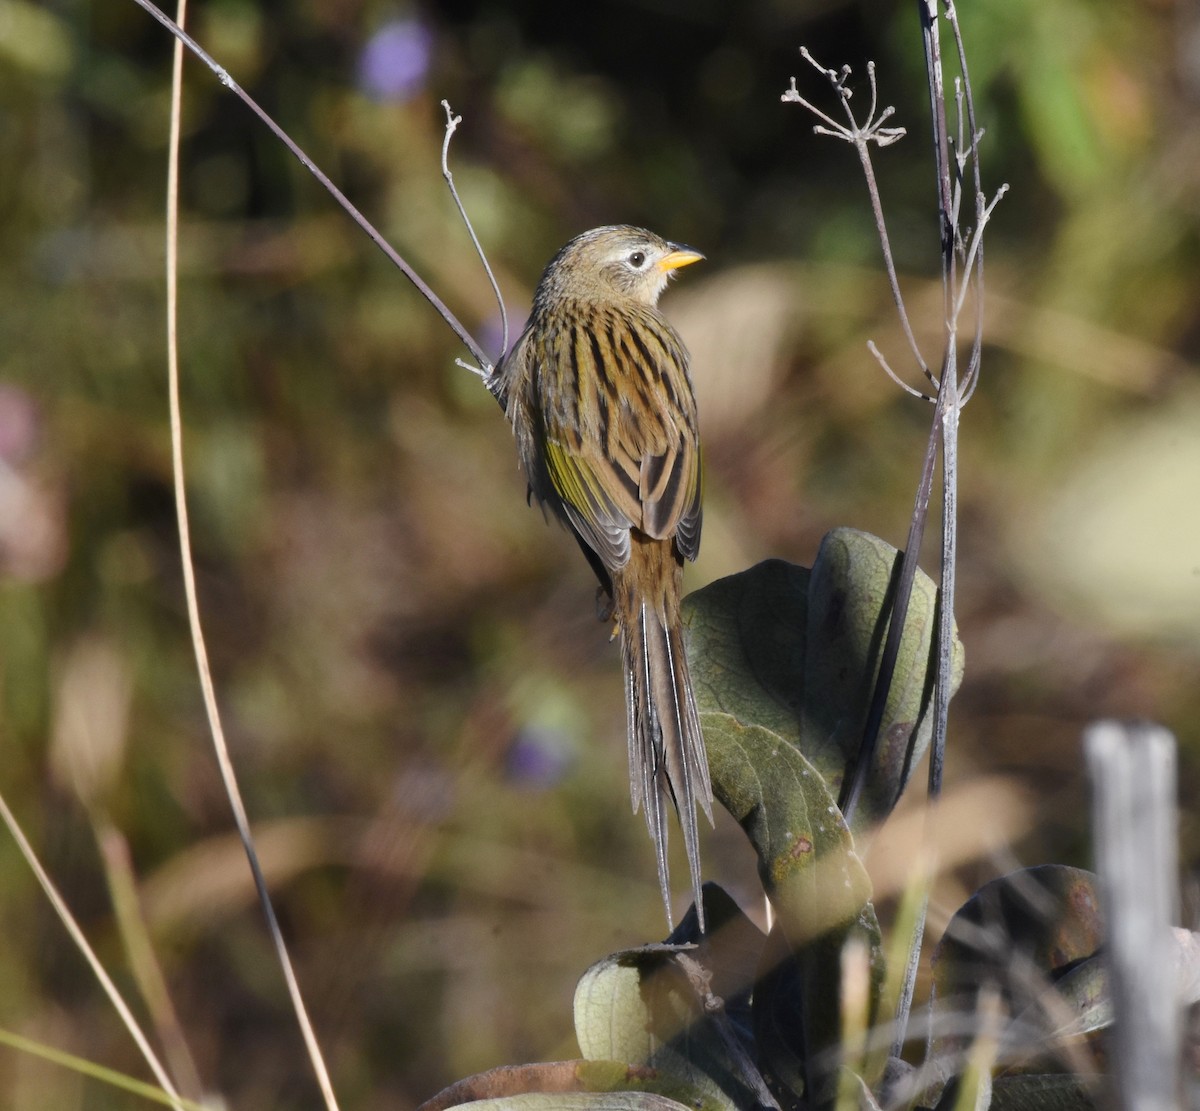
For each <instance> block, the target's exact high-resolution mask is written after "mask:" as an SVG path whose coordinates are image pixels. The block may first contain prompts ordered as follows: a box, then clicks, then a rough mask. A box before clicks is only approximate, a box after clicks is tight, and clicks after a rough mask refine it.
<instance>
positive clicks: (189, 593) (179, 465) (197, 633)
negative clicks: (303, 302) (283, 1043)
mask: <svg viewBox="0 0 1200 1111" xmlns="http://www.w3.org/2000/svg"><path fill="white" fill-rule="evenodd" d="M138 2H139V3H143V0H138ZM185 4H186V0H179V7H178V11H179V18H180V20H181V21H182V19H183V18H184V11H185ZM143 6H145V5H144V4H143ZM172 26H176V25H175V24H173V23H172ZM182 34H183V32H182V31H180V32H179V35H177V36H176V38H177V40H178V41H177V42H176V43H175V51H174V58H173V64H172V70H171V135H170V144H169V147H168V151H167V214H166V220H167V251H166V254H167V258H166V269H167V273H166V278H167V376H168V385H169V394H170V410H171V467H172V477H173V480H174V486H175V511H176V517H177V519H178V523H179V555H180V561H181V563H182V565H183V585H184V593H185V595H186V597H187V612H188V626H189V627H190V629H191V632H192V647H193V649H194V651H195V655H196V668H197V670H198V672H199V676H200V687H201V690H202V691H203V694H204V709H205V712H206V713H207V715H208V724H209V730H210V731H211V733H212V741H213V748H214V749H215V751H216V756H217V764H218V766H219V767H220V770H221V779H222V781H223V783H224V786H225V793H226V795H227V796H228V798H229V805H230V808H231V810H232V811H233V818H234V822H235V824H236V825H237V830H238V836H239V837H240V838H241V840H242V845H243V847H244V848H245V850H246V859H247V861H248V862H249V865H250V871H251V874H252V875H253V876H254V886H255V887H256V888H257V890H258V897H259V901H260V902H261V904H262V908H263V914H264V916H265V917H266V920H267V927H268V929H269V931H270V934H271V940H272V942H273V943H274V945H275V952H276V955H277V956H278V959H279V964H280V967H281V969H282V971H283V977H284V980H285V982H286V983H287V989H288V995H289V996H290V998H291V1002H292V1008H293V1010H294V1011H295V1013H296V1019H297V1021H298V1022H299V1024H300V1030H301V1033H302V1035H303V1037H304V1043H305V1046H306V1047H307V1049H308V1056H309V1060H310V1061H311V1062H312V1066H313V1070H314V1072H315V1073H316V1076H317V1083H318V1085H319V1086H320V1089H321V1094H322V1096H323V1097H324V1100H325V1106H326V1108H328V1109H329V1111H337V1100H336V1099H335V1098H334V1094H333V1086H332V1084H331V1083H330V1080H329V1070H328V1069H327V1068H326V1067H325V1059H324V1057H323V1056H322V1055H321V1048H320V1046H319V1045H318V1044H317V1037H316V1034H315V1033H314V1032H313V1028H312V1023H311V1022H310V1021H309V1018H308V1012H307V1010H306V1009H305V1006H304V1000H303V998H302V997H301V994H300V985H299V983H298V982H297V980H296V974H295V972H294V971H293V969H292V962H291V958H290V957H289V956H288V951H287V946H286V945H285V944H284V940H283V934H282V933H281V931H280V929H279V922H278V920H277V919H276V917H275V908H274V907H273V906H272V905H271V898H270V895H269V894H268V892H267V883H266V880H265V879H264V878H263V874H262V868H261V867H260V865H259V862H258V854H257V853H256V852H255V851H254V842H253V839H252V837H251V834H250V820H249V818H248V817H247V816H246V808H245V806H244V805H243V803H242V795H241V790H240V789H239V787H238V782H237V776H236V774H235V772H234V770H233V762H232V761H231V760H230V758H229V748H228V746H227V745H226V743H225V731H224V729H223V728H222V726H221V715H220V711H219V710H218V708H217V696H216V691H215V690H214V688H213V681H212V674H211V672H210V670H209V666H208V649H207V648H206V647H205V643H204V633H203V630H202V629H201V626H200V606H199V602H198V601H197V597H196V575H195V569H194V568H193V566H192V544H191V532H190V529H189V526H188V512H187V486H186V483H185V481H184V469H183V421H182V419H181V417H180V405H179V348H178V311H177V309H178V269H179V267H178V251H179V134H180V123H179V120H180V103H181V100H182V92H183V43H184V41H185V40H184V39H183V38H182V37H180V36H182ZM231 87H232V86H231ZM272 126H274V125H272ZM289 142H290V140H289Z"/></svg>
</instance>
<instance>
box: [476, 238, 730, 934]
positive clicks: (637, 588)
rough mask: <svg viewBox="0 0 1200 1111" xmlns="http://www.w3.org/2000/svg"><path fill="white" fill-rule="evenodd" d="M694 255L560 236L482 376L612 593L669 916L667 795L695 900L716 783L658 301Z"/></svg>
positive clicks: (685, 431) (682, 476)
mask: <svg viewBox="0 0 1200 1111" xmlns="http://www.w3.org/2000/svg"><path fill="white" fill-rule="evenodd" d="M700 257H701V256H700V255H699V254H697V253H696V252H695V251H692V250H690V249H689V248H686V247H679V246H678V245H676V244H673V243H668V242H667V241H666V240H664V239H661V238H660V237H659V236H657V235H654V234H653V233H651V232H648V231H644V230H642V229H640V228H633V227H627V226H616V227H605V228H597V229H595V230H594V231H590V232H585V233H584V234H583V235H580V236H578V237H577V238H575V239H573V240H571V242H570V243H568V244H567V245H566V246H565V247H564V248H563V249H562V250H561V251H560V252H559V253H558V254H557V255H556V256H555V257H554V259H553V260H552V261H551V262H550V265H549V266H547V267H546V271H545V273H544V274H543V275H542V279H541V281H540V283H539V284H538V288H537V292H536V293H535V295H534V301H533V311H532V312H531V314H530V317H529V323H528V324H527V325H526V328H525V331H524V333H523V334H522V335H521V338H520V339H519V340H518V341H517V343H516V345H515V346H514V347H513V349H512V351H511V352H510V353H509V355H508V356H507V357H506V358H505V360H504V361H503V363H502V364H501V366H500V368H499V370H498V371H497V373H496V375H495V377H494V379H493V380H492V387H493V391H494V392H495V394H496V396H497V398H498V400H499V401H500V403H501V405H503V406H504V410H505V412H506V413H507V415H508V419H509V420H510V421H511V423H512V426H513V431H514V434H515V435H516V440H517V451H518V454H519V455H520V458H521V464H522V466H523V467H524V469H525V473H526V476H527V477H528V480H529V489H530V492H531V494H532V495H533V497H534V498H536V499H537V500H538V502H540V503H541V504H542V505H543V506H545V507H546V508H547V509H548V510H550V511H551V512H553V513H554V514H555V515H556V516H557V517H558V518H559V519H560V520H561V521H563V523H564V524H566V525H567V526H568V527H569V528H570V529H572V530H573V531H574V533H575V535H576V537H577V538H578V539H579V541H580V546H581V547H582V548H583V550H584V553H585V554H586V555H587V556H588V560H589V562H590V563H591V564H592V567H593V568H594V569H595V571H596V573H597V575H598V576H599V578H600V582H601V585H602V586H603V587H604V589H605V590H606V591H607V592H608V594H609V596H610V597H611V599H612V602H613V611H614V613H615V615H616V619H617V625H618V628H619V631H620V637H621V653H622V659H623V662H624V666H625V688H626V689H625V697H626V707H627V711H628V735H629V787H630V795H631V797H632V801H633V808H634V810H635V811H636V810H637V809H638V808H639V807H641V806H644V807H645V813H646V823H647V825H648V826H649V829H650V835H651V837H652V838H653V840H654V844H655V850H656V854H657V858H658V874H659V882H660V885H661V887H662V893H663V900H664V902H665V903H666V906H667V917H668V919H670V918H671V907H670V885H669V879H668V873H667V813H666V807H665V806H664V800H665V799H666V798H667V797H670V798H671V799H672V801H673V802H674V803H675V807H676V810H677V812H678V814H679V820H680V824H681V826H682V828H683V838H684V844H685V847H686V849H687V856H688V862H689V865H690V867H691V877H692V889H693V893H694V896H695V899H696V905H697V908H698V910H701V913H702V909H701V906H702V905H701V902H700V854H699V833H698V830H697V825H696V807H695V804H696V803H697V802H699V803H700V805H701V807H702V808H703V810H704V812H705V814H707V815H708V818H709V820H710V821H711V820H712V787H711V785H710V783H709V775H708V761H707V757H706V755H705V750H704V736H703V734H702V733H701V730H700V722H699V718H698V715H697V713H696V703H695V699H694V697H693V695H692V686H691V680H690V679H689V677H688V669H687V660H686V658H685V656H684V651H683V642H682V637H681V633H680V616H679V599H680V595H681V590H682V582H683V561H684V559H689V560H692V559H695V558H696V553H697V551H698V550H699V547H700V521H701V506H700V500H701V478H700V445H699V432H698V429H697V422H696V401H695V397H694V396H693V393H692V385H691V381H690V380H689V378H688V371H687V365H688V357H687V352H686V351H685V349H684V346H683V343H682V341H681V340H680V339H679V336H678V335H677V334H676V333H675V330H674V329H673V328H672V327H671V325H670V324H669V323H667V321H666V319H665V318H664V317H663V316H662V315H661V314H660V313H659V312H658V310H657V308H656V307H655V305H656V304H657V302H658V298H659V295H660V294H661V293H662V291H663V289H664V288H665V286H666V284H667V280H668V278H669V277H670V276H671V274H672V273H673V271H674V270H676V269H677V268H678V267H680V266H686V265H688V264H689V263H691V262H695V261H696V260H698V259H699V258H700ZM701 924H703V918H701Z"/></svg>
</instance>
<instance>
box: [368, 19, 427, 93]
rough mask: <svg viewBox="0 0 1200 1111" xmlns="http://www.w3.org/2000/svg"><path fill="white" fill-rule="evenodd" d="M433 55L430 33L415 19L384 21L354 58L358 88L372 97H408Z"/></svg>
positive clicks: (420, 81) (419, 85) (418, 88)
mask: <svg viewBox="0 0 1200 1111" xmlns="http://www.w3.org/2000/svg"><path fill="white" fill-rule="evenodd" d="M432 57H433V33H432V32H431V31H430V30H429V28H427V27H426V26H425V25H424V24H422V23H420V22H419V21H417V20H415V19H394V20H392V21H391V22H390V23H385V24H384V25H383V26H382V27H380V28H379V30H378V31H376V32H375V34H374V35H372V36H371V39H370V41H368V43H367V45H366V46H364V47H363V51H362V53H361V54H360V55H359V58H358V87H359V88H360V89H361V90H362V91H363V92H364V93H365V94H366V95H367V96H369V97H372V98H373V99H375V100H408V99H409V97H411V96H414V95H415V94H416V93H419V92H420V91H421V89H422V88H423V87H424V84H425V77H426V75H427V74H428V73H429V65H430V62H431V60H432Z"/></svg>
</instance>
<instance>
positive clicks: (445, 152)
mask: <svg viewBox="0 0 1200 1111" xmlns="http://www.w3.org/2000/svg"><path fill="white" fill-rule="evenodd" d="M442 108H444V109H445V112H446V137H445V138H444V139H443V140H442V177H444V178H445V179H446V186H447V188H448V189H449V190H450V196H451V197H452V198H453V200H454V207H455V208H457V209H458V215H459V216H460V217H461V218H462V222H463V224H464V225H466V229H467V234H468V235H469V236H470V237H471V242H472V243H473V244H475V253H476V254H477V255H478V256H479V261H480V262H481V263H483V271H484V273H485V274H487V280H488V282H489V283H490V284H491V287H492V293H494V294H495V295H496V305H497V306H498V307H499V309H500V328H501V334H502V338H501V340H500V359H503V358H504V356H505V355H506V354H507V353H508V310H507V309H506V308H505V307H504V298H503V297H501V296H500V286H499V285H498V284H497V282H496V275H495V274H493V273H492V267H491V264H490V263H489V262H488V260H487V255H486V254H485V253H484V250H483V244H482V243H480V242H479V236H477V235H476V234H475V227H474V225H473V224H472V223H471V218H470V217H469V216H468V215H467V209H466V206H464V205H463V203H462V199H461V198H460V197H459V195H458V190H457V189H456V188H455V187H454V175H453V174H452V173H451V172H450V139H451V138H452V137H453V135H454V133H455V131H457V130H458V125H459V124H460V123H462V116H456V115H455V114H454V113H453V112H452V111H451V109H450V102H449V101H448V100H443V101H442ZM500 359H497V360H496V361H497V362H499V361H500ZM468 369H470V370H474V371H475V372H476V373H477V374H481V375H483V374H484V370H483V368H482V367H470V368H468ZM485 376H486V375H485Z"/></svg>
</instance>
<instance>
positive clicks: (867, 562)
mask: <svg viewBox="0 0 1200 1111" xmlns="http://www.w3.org/2000/svg"><path fill="white" fill-rule="evenodd" d="M901 558H902V553H901V552H899V551H898V550H897V549H896V548H894V547H892V545H890V544H888V543H886V542H885V541H883V540H880V539H879V537H877V536H871V535H870V534H869V533H865V532H858V531H856V530H854V529H846V528H842V529H834V530H833V531H832V532H830V533H828V534H826V536H825V538H824V539H823V540H822V541H821V548H820V551H819V552H818V553H817V560H816V563H814V564H813V570H812V578H811V581H810V583H809V602H808V635H807V638H806V654H805V698H804V719H803V726H802V735H801V747H802V748H803V749H804V752H805V753H806V754H807V755H808V756H809V759H811V760H812V761H813V762H814V763H816V764H817V765H818V766H819V767H821V768H822V769H823V771H824V773H825V775H826V777H827V778H828V780H829V785H830V789H831V790H832V791H834V792H835V793H836V792H837V791H838V790H839V789H840V788H841V783H842V777H843V772H844V769H845V768H846V767H847V765H848V764H852V763H853V761H854V760H855V759H856V757H857V754H858V749H859V746H860V744H861V742H862V736H863V730H864V728H865V726H866V719H867V711H868V708H869V705H870V701H871V693H872V689H873V687H874V685H875V678H876V675H877V673H878V670H879V658H880V655H881V654H882V650H883V643H884V639H885V637H886V636H887V630H888V625H889V618H890V610H891V595H892V590H893V588H894V580H895V576H896V574H897V573H898V572H899V568H900V560H901ZM937 602H938V589H937V586H936V585H935V584H934V582H933V580H932V579H930V578H929V576H928V575H926V574H925V573H924V572H923V571H920V570H918V571H917V573H916V576H915V578H914V580H913V586H912V595H911V597H910V599H909V603H908V613H907V616H906V618H905V623H904V635H903V636H902V637H901V638H900V650H899V653H898V655H897V658H896V669H895V673H894V675H893V678H892V685H891V689H890V690H889V692H888V697H887V702H886V703H885V709H884V714H883V720H882V722H881V724H880V728H879V740H878V746H877V749H876V753H875V760H874V766H873V767H872V769H871V773H870V775H869V776H868V778H867V781H866V785H865V789H864V791H863V797H862V800H861V803H860V805H859V807H858V809H857V811H856V812H855V816H854V831H855V832H856V833H859V832H861V831H864V830H865V829H866V828H867V827H869V826H870V825H872V824H874V823H877V822H880V821H882V820H883V819H884V818H886V817H887V815H888V814H890V813H891V811H892V808H893V807H894V806H895V805H896V802H897V801H898V800H899V798H900V793H901V792H902V791H903V790H904V787H905V784H906V783H907V782H908V778H909V776H910V775H911V774H912V769H913V768H914V767H915V766H916V764H917V762H918V761H919V760H920V759H921V757H922V755H924V753H925V750H926V748H928V746H929V741H930V739H931V737H932V735H933V721H932V718H931V717H930V715H929V713H928V710H929V706H930V700H931V698H932V695H933V682H934V674H935V662H936V661H935V660H934V658H933V647H934V638H935V636H936V632H937ZM962 675H963V650H962V644H961V643H960V642H959V641H958V638H957V636H956V637H955V640H954V645H953V665H952V668H951V693H953V692H954V691H955V690H957V689H958V686H959V684H960V683H961V682H962Z"/></svg>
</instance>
